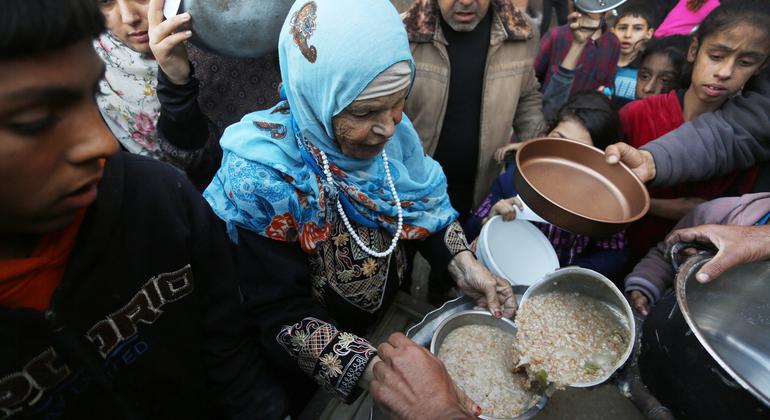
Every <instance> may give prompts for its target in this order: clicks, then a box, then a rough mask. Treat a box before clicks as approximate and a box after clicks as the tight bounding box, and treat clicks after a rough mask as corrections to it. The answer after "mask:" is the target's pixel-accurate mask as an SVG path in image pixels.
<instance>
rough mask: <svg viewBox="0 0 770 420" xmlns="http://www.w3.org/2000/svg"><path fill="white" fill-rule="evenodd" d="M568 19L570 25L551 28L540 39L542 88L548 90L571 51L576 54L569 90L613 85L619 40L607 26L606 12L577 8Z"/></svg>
mask: <svg viewBox="0 0 770 420" xmlns="http://www.w3.org/2000/svg"><path fill="white" fill-rule="evenodd" d="M569 21H570V23H571V25H562V26H559V27H556V28H552V29H551V30H550V31H549V32H548V33H547V34H545V36H543V39H542V40H541V41H540V52H539V53H538V55H537V58H536V59H535V74H536V75H537V78H538V80H539V81H540V84H541V85H542V88H541V89H542V90H543V91H545V89H546V88H547V87H548V84H549V83H550V82H551V78H552V77H553V75H554V74H556V73H557V71H558V70H559V66H560V65H561V63H562V61H564V59H565V58H566V57H567V54H568V53H571V54H574V55H575V57H576V65H575V69H574V82H573V83H572V90H571V91H570V94H572V93H577V92H584V91H589V90H596V89H598V88H599V87H600V86H611V85H612V83H613V82H614V81H615V70H616V68H617V65H618V57H619V56H620V42H619V41H618V38H617V37H616V36H615V35H614V34H612V33H611V32H608V31H607V30H606V26H607V25H606V24H605V22H604V15H603V14H602V13H578V12H575V13H573V14H571V15H570V17H569ZM578 33H579V34H578ZM575 41H577V42H575Z"/></svg>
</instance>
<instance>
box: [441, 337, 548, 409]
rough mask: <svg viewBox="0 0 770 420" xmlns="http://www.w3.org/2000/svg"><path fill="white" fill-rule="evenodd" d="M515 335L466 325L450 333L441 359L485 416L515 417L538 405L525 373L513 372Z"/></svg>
mask: <svg viewBox="0 0 770 420" xmlns="http://www.w3.org/2000/svg"><path fill="white" fill-rule="evenodd" d="M512 341H513V336H512V335H510V334H508V333H506V332H505V331H502V330H500V329H498V328H495V327H490V326H485V325H466V326H463V327H460V328H457V329H455V330H453V331H452V332H450V333H449V334H448V335H447V336H446V338H444V341H443V342H442V344H441V348H440V349H439V352H438V357H439V359H441V360H442V361H443V362H444V365H445V366H446V368H447V370H448V371H449V374H450V375H451V376H452V379H453V380H454V381H455V382H456V383H457V385H458V386H459V387H460V388H462V389H463V391H465V393H466V394H467V395H468V397H470V398H471V399H472V400H473V401H475V402H476V403H477V404H478V405H480V406H481V409H482V413H483V414H484V415H486V416H490V417H497V418H512V417H516V416H518V415H520V414H521V413H523V412H525V411H526V410H527V409H529V408H530V407H532V406H533V405H535V403H536V402H537V400H538V399H539V396H538V395H537V394H535V393H533V392H531V391H529V390H528V380H527V377H526V375H524V374H523V373H514V372H513V363H512V362H513V347H512Z"/></svg>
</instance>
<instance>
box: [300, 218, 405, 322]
mask: <svg viewBox="0 0 770 420" xmlns="http://www.w3.org/2000/svg"><path fill="white" fill-rule="evenodd" d="M330 226H331V229H332V230H331V233H330V240H328V241H324V242H323V243H321V245H319V246H318V252H317V253H315V254H311V255H310V256H309V257H310V271H311V273H312V276H313V293H314V295H315V297H316V298H317V299H318V300H319V301H320V302H323V301H324V295H325V293H326V290H327V288H328V289H331V290H332V291H333V292H334V293H336V294H338V295H339V296H340V297H342V298H343V299H345V301H347V302H348V303H350V304H351V305H353V306H355V307H357V308H359V309H362V310H364V311H367V312H369V313H374V312H376V311H377V310H379V309H380V307H381V306H382V301H383V298H384V295H385V286H386V282H387V280H388V269H389V267H390V263H391V258H396V267H397V269H398V273H397V275H398V279H399V282H401V281H403V280H404V278H405V275H406V266H407V264H406V255H405V254H404V252H403V250H402V249H401V247H400V246H399V247H397V248H396V251H395V252H394V253H393V254H390V255H389V256H388V257H385V258H374V257H371V256H369V254H367V253H365V252H364V251H363V250H362V249H361V248H360V247H359V246H358V244H356V243H355V241H354V240H353V238H351V237H350V234H349V233H348V232H347V229H346V228H345V225H344V224H343V223H342V221H341V220H340V219H339V218H337V219H336V220H335V222H333V223H331V224H330ZM356 233H357V234H358V236H359V237H360V238H361V239H362V240H363V241H364V243H365V244H367V246H369V247H373V248H375V249H384V248H387V247H388V245H390V240H391V238H392V237H393V236H392V235H390V234H388V233H387V232H385V231H384V230H383V229H369V228H366V227H363V226H357V227H356Z"/></svg>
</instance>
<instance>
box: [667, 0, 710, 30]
mask: <svg viewBox="0 0 770 420" xmlns="http://www.w3.org/2000/svg"><path fill="white" fill-rule="evenodd" d="M718 6H719V0H679V3H677V5H676V6H674V8H673V9H671V11H670V12H669V13H668V15H667V16H666V18H665V19H664V20H663V22H662V23H661V24H660V27H658V30H657V32H656V33H655V36H656V37H660V38H662V37H665V36H669V35H689V34H690V33H692V31H693V29H694V28H695V27H696V26H698V24H700V23H701V22H702V21H703V19H705V18H706V16H708V15H709V13H711V11H712V10H714V9H716V8H717V7H718Z"/></svg>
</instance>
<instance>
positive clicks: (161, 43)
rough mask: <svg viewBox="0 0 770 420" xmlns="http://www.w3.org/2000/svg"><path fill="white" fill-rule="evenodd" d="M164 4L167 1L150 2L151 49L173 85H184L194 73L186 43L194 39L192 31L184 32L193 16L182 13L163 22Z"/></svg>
mask: <svg viewBox="0 0 770 420" xmlns="http://www.w3.org/2000/svg"><path fill="white" fill-rule="evenodd" d="M164 3H165V0H150V7H149V12H148V20H149V23H150V28H149V31H148V33H149V35H150V49H151V50H152V54H153V55H154V56H155V59H156V60H157V61H158V66H160V68H161V70H163V73H166V76H168V79H169V80H171V83H174V84H175V85H184V84H187V83H188V82H189V81H190V73H191V72H192V67H191V66H190V59H189V58H188V57H187V50H185V48H184V41H186V40H188V39H190V37H192V31H190V30H182V26H183V25H186V24H188V23H189V22H190V19H191V16H190V14H189V13H182V14H180V15H176V16H174V17H172V18H171V19H168V20H163V4H164Z"/></svg>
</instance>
